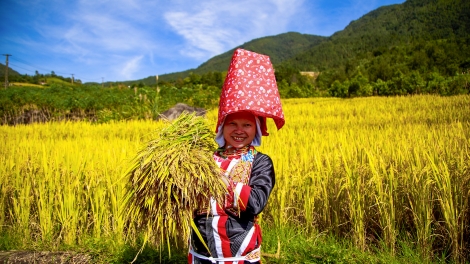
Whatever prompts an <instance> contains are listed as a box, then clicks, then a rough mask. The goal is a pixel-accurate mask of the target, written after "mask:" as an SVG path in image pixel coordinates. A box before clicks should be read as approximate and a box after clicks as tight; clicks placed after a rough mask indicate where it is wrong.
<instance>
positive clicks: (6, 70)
mask: <svg viewBox="0 0 470 264" xmlns="http://www.w3.org/2000/svg"><path fill="white" fill-rule="evenodd" d="M3 56H5V57H6V62H5V65H6V67H5V89H7V88H8V56H11V55H10V54H3Z"/></svg>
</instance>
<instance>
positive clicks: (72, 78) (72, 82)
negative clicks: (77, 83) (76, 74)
mask: <svg viewBox="0 0 470 264" xmlns="http://www.w3.org/2000/svg"><path fill="white" fill-rule="evenodd" d="M71 75H72V84H73V73H71Z"/></svg>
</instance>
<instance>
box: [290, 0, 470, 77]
mask: <svg viewBox="0 0 470 264" xmlns="http://www.w3.org/2000/svg"><path fill="white" fill-rule="evenodd" d="M469 32H470V1H468V0H408V1H407V2H405V3H403V4H397V5H391V6H383V7H380V8H378V9H376V10H374V11H372V12H370V13H368V14H366V15H364V16H363V17H361V18H359V19H358V20H356V21H352V22H351V23H350V24H349V25H348V26H347V27H346V28H345V29H344V30H342V31H339V32H337V33H335V34H334V35H332V36H331V38H330V39H329V40H328V41H325V42H323V43H321V44H320V45H317V46H315V47H312V48H311V49H309V50H308V51H305V52H301V53H299V54H297V55H296V56H295V57H293V58H292V59H290V60H288V61H286V62H284V63H285V64H288V65H290V66H292V67H295V68H297V69H299V70H306V71H309V70H319V71H322V70H325V69H330V68H336V67H341V66H342V65H344V63H345V60H347V59H350V58H354V57H358V56H364V54H365V53H368V52H369V53H370V52H374V51H380V50H381V49H382V50H383V49H388V48H390V47H393V46H396V45H405V44H408V43H410V42H412V41H414V40H416V39H419V40H424V41H429V40H438V39H453V38H468V35H469Z"/></svg>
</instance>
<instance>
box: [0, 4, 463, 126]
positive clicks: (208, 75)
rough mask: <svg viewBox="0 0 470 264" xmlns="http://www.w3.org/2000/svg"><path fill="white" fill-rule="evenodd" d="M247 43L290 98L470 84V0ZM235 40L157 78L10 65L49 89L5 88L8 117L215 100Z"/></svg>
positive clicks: (139, 112) (147, 113)
mask: <svg viewBox="0 0 470 264" xmlns="http://www.w3.org/2000/svg"><path fill="white" fill-rule="evenodd" d="M240 47H242V48H245V49H248V50H252V51H255V52H258V53H262V54H267V55H269V56H270V57H271V60H272V61H273V64H274V68H275V74H276V80H277V84H278V88H279V92H280V94H281V97H282V98H301V97H319V96H334V97H343V98H346V97H349V98H350V97H357V96H393V95H410V94H439V95H455V94H468V93H470V1H468V0H408V1H406V2H405V3H403V4H397V5H391V6H383V7H381V8H378V9H377V10H374V11H372V12H370V13H368V14H366V15H364V16H363V17H361V18H359V19H357V20H355V21H352V22H351V23H350V24H349V25H348V26H347V27H346V28H345V29H344V30H342V31H339V32H336V33H335V34H333V35H332V36H330V37H321V36H314V35H306V34H300V33H295V32H289V33H285V34H280V35H277V36H269V37H264V38H259V39H255V40H252V41H249V42H247V43H245V44H243V45H241V46H240ZM235 48H238V47H234V48H233V49H231V50H229V51H227V52H225V53H223V54H220V55H218V56H215V57H213V58H211V59H210V60H208V61H207V62H205V63H203V64H201V65H200V66H199V67H198V68H196V69H188V70H187V71H184V72H179V73H172V74H166V75H161V76H159V79H158V80H157V78H156V76H149V77H148V78H145V79H141V80H130V81H126V82H108V83H104V84H98V83H88V84H81V83H80V81H79V80H75V81H73V80H71V79H70V78H63V77H60V76H56V75H55V74H54V72H51V74H46V75H40V74H38V73H36V75H34V76H28V75H14V74H13V71H11V73H12V74H11V75H10V76H11V77H10V78H9V80H10V82H13V81H15V80H16V81H21V82H28V83H37V84H39V83H41V84H42V86H41V87H43V88H44V89H38V88H36V89H27V88H21V89H20V88H17V89H13V88H12V89H13V90H9V91H5V90H0V117H1V118H2V119H1V122H0V123H2V124H7V123H9V124H14V123H17V122H23V121H21V120H23V119H25V118H26V119H27V118H29V115H31V114H32V113H33V114H34V113H38V111H39V113H41V114H42V116H43V117H46V118H43V119H42V120H45V119H46V120H47V119H49V117H50V118H55V119H64V118H70V117H71V116H72V117H78V118H82V119H83V118H85V119H91V120H98V121H107V120H119V119H132V118H156V117H158V114H159V113H161V112H163V111H165V110H167V109H168V108H169V107H171V106H173V105H174V104H176V103H178V102H184V103H187V104H189V105H191V106H196V107H203V108H213V107H217V103H218V96H219V94H220V89H221V87H222V85H223V82H224V79H225V75H226V70H227V68H228V65H229V63H230V59H231V56H232V54H233V50H234V49H235ZM304 72H308V74H306V73H304ZM72 82H73V84H71V83H72ZM129 87H130V88H131V89H129ZM53 98H54V99H53ZM98 98H106V100H99V99H98ZM123 98H125V99H123ZM67 116H68V117H67ZM18 120H20V121H18Z"/></svg>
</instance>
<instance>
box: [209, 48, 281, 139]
mask: <svg viewBox="0 0 470 264" xmlns="http://www.w3.org/2000/svg"><path fill="white" fill-rule="evenodd" d="M239 111H248V112H251V113H252V114H253V115H255V116H257V117H258V118H259V122H260V124H259V126H260V130H261V134H262V135H263V136H267V135H269V134H268V131H267V130H268V128H267V125H266V118H272V119H273V120H274V123H275V124H276V127H277V129H281V127H282V126H283V125H284V123H285V120H284V113H283V111H282V105H281V99H280V96H279V91H278V89H277V84H276V77H275V76H274V69H273V66H272V64H271V60H270V59H269V56H267V55H263V54H259V53H255V52H252V51H248V50H244V49H240V48H239V49H236V50H235V52H234V53H233V57H232V61H231V63H230V67H229V69H228V72H227V77H226V78H225V82H224V86H223V87H222V93H221V95H220V102H219V117H218V120H217V127H216V133H217V132H218V131H219V129H221V125H222V124H223V122H224V120H225V117H226V116H227V115H229V114H231V113H235V112H239Z"/></svg>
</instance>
